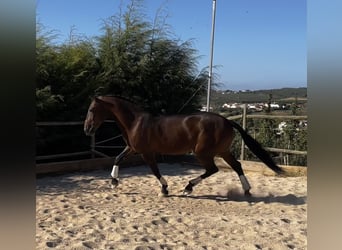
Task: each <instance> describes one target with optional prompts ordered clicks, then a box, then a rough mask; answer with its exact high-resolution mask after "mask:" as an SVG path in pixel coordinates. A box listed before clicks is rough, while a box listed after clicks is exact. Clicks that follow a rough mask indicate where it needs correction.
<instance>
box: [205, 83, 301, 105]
mask: <svg viewBox="0 0 342 250" xmlns="http://www.w3.org/2000/svg"><path fill="white" fill-rule="evenodd" d="M270 94H271V95H272V101H274V102H283V103H286V102H287V103H288V102H294V101H295V100H296V99H297V102H306V101H307V88H304V87H303V88H281V89H267V90H254V91H248V90H246V91H231V90H214V91H212V93H211V106H213V107H218V106H221V105H222V104H223V103H234V102H238V103H255V102H267V101H268V100H269V98H270ZM203 103H206V97H204V98H203Z"/></svg>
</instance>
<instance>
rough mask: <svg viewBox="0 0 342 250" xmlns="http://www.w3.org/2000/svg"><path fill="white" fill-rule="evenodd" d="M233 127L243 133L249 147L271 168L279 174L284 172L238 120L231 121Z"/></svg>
mask: <svg viewBox="0 0 342 250" xmlns="http://www.w3.org/2000/svg"><path fill="white" fill-rule="evenodd" d="M230 123H231V125H232V126H233V128H235V129H236V130H237V131H239V133H240V134H241V137H242V139H243V141H244V142H245V143H246V145H247V146H248V148H249V149H250V150H251V151H252V152H253V153H254V154H255V155H256V156H257V157H258V158H259V159H260V160H261V161H262V162H263V163H265V164H266V165H267V166H268V167H269V168H270V169H272V170H273V171H274V172H276V173H277V174H283V173H284V170H283V169H281V168H280V167H279V166H277V165H276V164H275V163H274V161H273V159H272V158H271V156H270V155H269V154H268V153H267V151H266V150H265V149H264V148H263V147H262V146H261V145H260V143H259V142H257V141H256V140H255V139H254V138H253V137H252V136H250V135H249V134H247V132H246V131H245V130H244V129H243V128H242V127H241V126H240V125H239V124H237V123H236V122H234V121H230Z"/></svg>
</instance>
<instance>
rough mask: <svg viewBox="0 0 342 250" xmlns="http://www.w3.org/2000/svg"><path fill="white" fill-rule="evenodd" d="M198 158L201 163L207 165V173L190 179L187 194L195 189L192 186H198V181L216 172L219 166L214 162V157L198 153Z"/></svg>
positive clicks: (186, 189)
mask: <svg viewBox="0 0 342 250" xmlns="http://www.w3.org/2000/svg"><path fill="white" fill-rule="evenodd" d="M197 158H198V160H199V162H200V163H201V165H202V166H204V167H205V173H204V174H202V175H200V176H198V177H197V178H195V179H192V180H190V181H189V184H188V185H187V186H186V187H185V189H184V194H186V195H189V194H191V192H192V190H193V189H192V188H193V187H194V186H196V185H197V184H198V183H200V182H201V181H202V180H203V179H205V178H207V177H209V176H211V175H213V174H215V173H216V172H217V171H218V168H217V167H216V165H215V162H214V157H212V156H210V157H209V156H206V157H203V156H198V155H197Z"/></svg>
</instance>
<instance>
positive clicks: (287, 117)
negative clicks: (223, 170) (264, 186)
mask: <svg viewBox="0 0 342 250" xmlns="http://www.w3.org/2000/svg"><path fill="white" fill-rule="evenodd" d="M246 109H247V105H244V107H243V114H241V115H235V116H230V117H227V119H229V120H238V119H242V126H243V128H244V129H246V120H247V119H248V118H253V119H283V120H306V119H307V118H308V116H306V115H305V116H294V115H248V114H247V112H246ZM105 122H108V123H114V122H115V121H112V120H106V121H105ZM83 124H84V122H83V121H73V122H36V127H46V126H47V127H48V126H50V127H51V126H80V125H83ZM120 136H121V135H118V136H114V137H112V138H109V139H106V140H102V141H99V142H96V137H95V135H93V136H92V137H91V140H90V150H89V151H82V152H72V153H64V154H54V155H41V156H36V160H50V159H58V158H65V157H74V156H81V155H91V157H92V158H94V157H95V155H97V156H100V157H105V158H109V157H110V156H108V155H106V154H104V153H102V152H100V151H98V150H96V148H124V146H101V145H99V144H101V143H104V142H108V141H111V140H114V139H116V138H119V137H120ZM265 149H266V150H267V151H269V152H276V153H285V154H297V155H307V151H298V150H290V149H281V148H271V147H265ZM244 150H245V145H244V143H243V141H242V145H241V156H240V159H241V160H244V155H245V153H244Z"/></svg>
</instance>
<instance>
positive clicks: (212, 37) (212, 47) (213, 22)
mask: <svg viewBox="0 0 342 250" xmlns="http://www.w3.org/2000/svg"><path fill="white" fill-rule="evenodd" d="M215 16H216V0H213V12H212V25H211V39H210V44H211V46H210V63H209V75H208V77H209V79H208V93H207V112H209V111H210V94H211V83H212V73H213V57H214V35H215Z"/></svg>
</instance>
